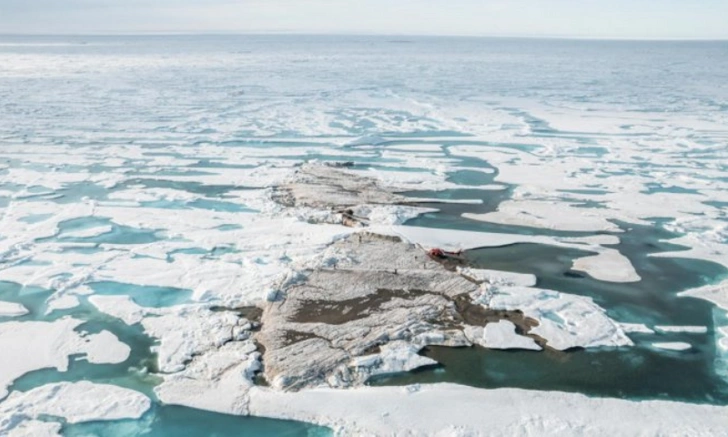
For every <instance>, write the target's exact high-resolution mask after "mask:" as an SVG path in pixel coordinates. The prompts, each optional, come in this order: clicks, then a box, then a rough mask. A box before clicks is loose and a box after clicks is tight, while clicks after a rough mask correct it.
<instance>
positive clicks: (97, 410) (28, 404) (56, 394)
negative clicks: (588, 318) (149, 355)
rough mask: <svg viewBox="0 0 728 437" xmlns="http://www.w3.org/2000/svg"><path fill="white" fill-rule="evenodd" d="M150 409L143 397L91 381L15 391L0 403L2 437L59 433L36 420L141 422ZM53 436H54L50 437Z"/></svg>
mask: <svg viewBox="0 0 728 437" xmlns="http://www.w3.org/2000/svg"><path fill="white" fill-rule="evenodd" d="M150 406H151V402H150V400H149V398H147V397H146V396H144V395H143V394H141V393H138V392H135V391H133V390H129V389H126V388H121V387H117V386H114V385H106V384H95V383H92V382H88V381H80V382H61V383H55V384H48V385H44V386H41V387H38V388H34V389H32V390H29V391H27V392H19V391H14V392H13V393H11V394H10V396H8V397H7V398H6V399H5V400H3V401H2V402H0V434H2V435H8V434H6V433H9V434H10V435H23V434H28V435H41V434H42V433H49V431H53V430H56V431H57V428H56V427H50V426H48V425H42V422H38V421H37V420H35V419H39V418H43V419H44V420H48V419H49V418H51V420H53V419H52V418H57V419H63V420H64V421H65V422H67V423H80V422H90V421H96V420H119V419H138V418H140V417H141V416H142V415H143V414H144V413H145V412H146V411H147V410H148V409H149V408H150ZM50 435H53V434H50Z"/></svg>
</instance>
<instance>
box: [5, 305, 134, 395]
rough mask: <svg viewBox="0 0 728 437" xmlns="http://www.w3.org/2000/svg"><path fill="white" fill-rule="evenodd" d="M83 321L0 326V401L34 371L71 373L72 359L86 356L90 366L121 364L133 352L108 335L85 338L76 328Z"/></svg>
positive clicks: (110, 334) (73, 320)
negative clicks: (10, 388) (0, 353)
mask: <svg viewBox="0 0 728 437" xmlns="http://www.w3.org/2000/svg"><path fill="white" fill-rule="evenodd" d="M82 323H84V322H83V321H82V320H77V319H72V318H68V317H66V318H62V319H59V320H56V321H54V322H5V323H0V350H2V351H3V359H2V361H0V399H2V398H4V397H5V396H6V395H7V387H8V386H9V385H10V384H11V383H12V382H13V381H14V380H15V379H17V378H19V377H20V376H22V375H24V374H26V373H28V372H31V371H33V370H39V369H45V368H56V369H57V370H58V371H61V372H65V371H66V370H67V369H68V361H69V355H74V354H85V356H84V359H86V360H88V361H89V362H90V363H95V364H105V363H110V364H114V363H122V362H124V361H125V360H126V359H127V358H128V357H129V353H130V351H131V349H130V348H129V346H127V345H126V344H124V343H122V342H120V341H119V340H118V339H117V338H116V336H114V335H113V334H112V333H110V332H108V331H101V332H100V333H98V334H90V335H82V334H80V333H78V332H76V331H74V329H75V328H77V327H78V326H80V325H81V324H82Z"/></svg>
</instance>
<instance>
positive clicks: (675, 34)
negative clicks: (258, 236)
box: [0, 0, 728, 39]
mask: <svg viewBox="0 0 728 437" xmlns="http://www.w3.org/2000/svg"><path fill="white" fill-rule="evenodd" d="M168 32H172V33H188V32H189V33H227V32H235V33H268V32H275V33H277V32H281V33H354V34H395V35H396V34H399V35H420V34H423V35H484V36H527V37H577V38H639V39H728V0H237V1H235V0H0V33H5V34H7V33H22V34H56V33H61V34H115V33H168Z"/></svg>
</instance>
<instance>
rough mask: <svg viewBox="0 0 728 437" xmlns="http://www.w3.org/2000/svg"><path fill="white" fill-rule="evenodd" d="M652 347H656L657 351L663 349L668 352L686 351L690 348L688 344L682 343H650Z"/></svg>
mask: <svg viewBox="0 0 728 437" xmlns="http://www.w3.org/2000/svg"><path fill="white" fill-rule="evenodd" d="M652 346H653V347H656V348H657V349H664V350H669V351H686V350H688V349H690V348H692V346H691V345H690V343H685V342H682V341H666V342H655V343H652Z"/></svg>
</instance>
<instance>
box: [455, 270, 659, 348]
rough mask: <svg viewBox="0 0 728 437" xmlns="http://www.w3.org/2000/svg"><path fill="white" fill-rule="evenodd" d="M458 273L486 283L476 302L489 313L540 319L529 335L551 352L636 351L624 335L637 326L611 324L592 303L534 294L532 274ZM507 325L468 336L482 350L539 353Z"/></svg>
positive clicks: (540, 292) (548, 293)
mask: <svg viewBox="0 0 728 437" xmlns="http://www.w3.org/2000/svg"><path fill="white" fill-rule="evenodd" d="M458 272H459V273H460V274H461V275H463V276H465V277H469V278H472V279H475V280H476V281H482V282H483V285H482V288H481V291H479V292H477V293H476V294H475V295H474V296H473V298H474V301H475V302H478V303H481V304H483V305H486V306H488V307H489V308H491V309H505V310H520V311H522V312H523V314H524V315H525V316H527V317H531V318H533V319H536V320H537V321H538V322H539V326H537V327H535V328H532V329H531V331H530V333H532V334H536V335H538V336H540V337H542V338H544V339H545V340H546V341H547V345H548V346H549V347H551V348H553V349H558V350H565V349H569V348H572V347H601V346H607V347H616V346H632V345H633V343H632V341H631V340H630V339H629V337H627V335H626V333H625V332H628V331H629V330H630V328H635V326H632V325H623V324H620V323H617V322H616V321H614V320H612V319H611V318H610V317H609V316H607V315H606V311H605V310H604V309H603V308H601V307H600V306H598V305H597V304H595V303H594V301H593V300H592V299H591V298H588V297H583V296H576V295H571V294H566V293H560V292H558V291H553V290H544V289H540V288H535V285H536V277H535V276H534V275H530V274H521V273H511V272H499V271H496V270H482V269H471V268H459V269H458ZM509 324H511V323H510V322H508V321H502V322H501V323H500V324H498V325H497V326H495V324H493V323H491V324H488V325H486V327H485V329H483V328H479V327H469V328H468V329H466V335H467V337H468V339H469V340H470V341H472V342H475V343H478V344H480V345H482V346H484V347H493V346H491V345H495V347H496V348H499V349H507V348H520V349H535V350H537V349H540V347H539V346H538V345H537V344H535V343H534V341H533V340H532V339H530V338H528V337H524V336H520V335H517V334H516V333H515V326H512V327H511V326H509ZM511 325H512V324H511ZM625 326H626V327H627V329H625ZM638 328H639V327H636V329H638ZM645 328H646V327H645ZM630 332H631V331H630Z"/></svg>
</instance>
